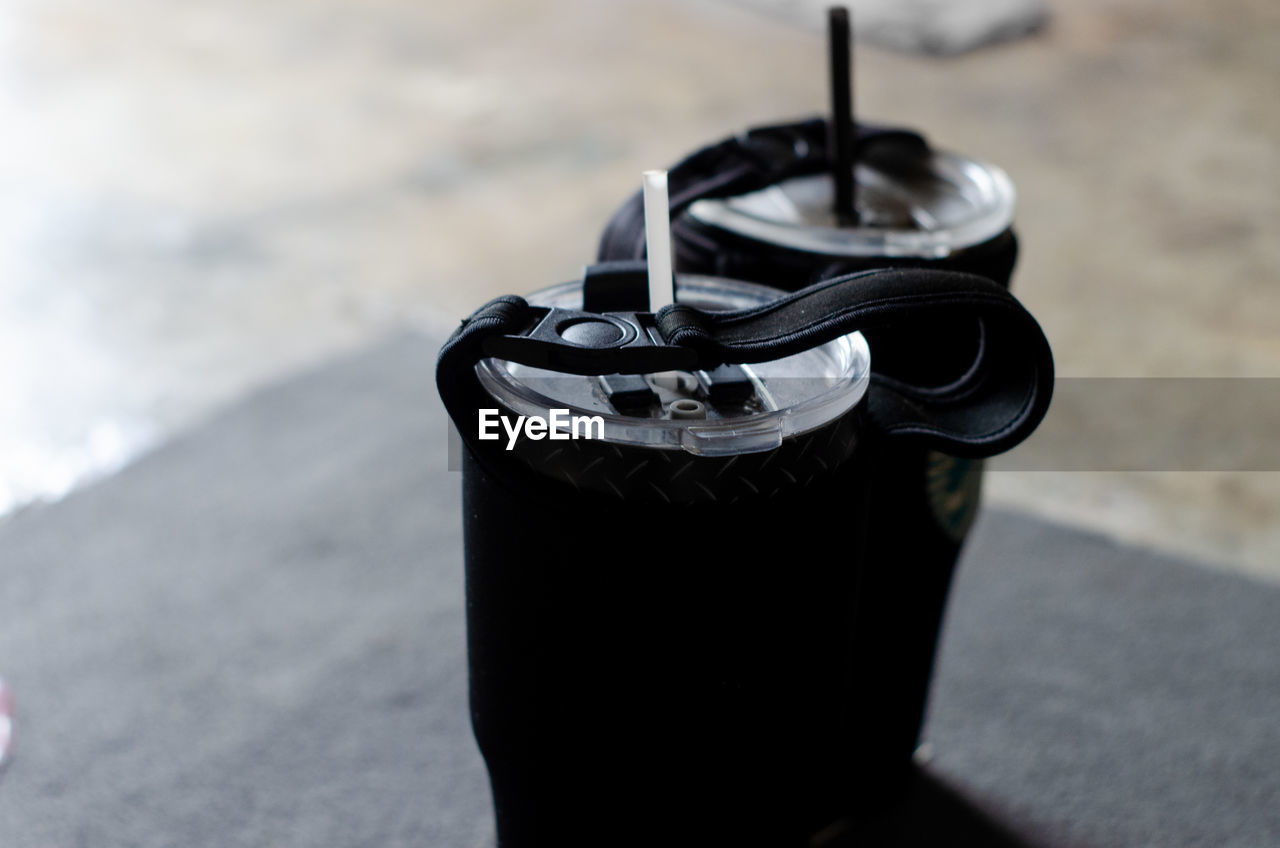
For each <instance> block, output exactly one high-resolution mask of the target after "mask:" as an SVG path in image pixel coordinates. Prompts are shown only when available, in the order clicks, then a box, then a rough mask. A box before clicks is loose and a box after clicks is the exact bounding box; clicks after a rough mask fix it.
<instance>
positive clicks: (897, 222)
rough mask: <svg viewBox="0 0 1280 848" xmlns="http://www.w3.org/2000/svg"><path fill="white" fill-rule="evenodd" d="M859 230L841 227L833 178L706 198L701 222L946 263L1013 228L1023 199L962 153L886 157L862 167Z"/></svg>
mask: <svg viewBox="0 0 1280 848" xmlns="http://www.w3.org/2000/svg"><path fill="white" fill-rule="evenodd" d="M855 175H856V184H857V208H858V212H859V214H860V217H861V220H860V223H859V225H858V226H856V227H840V226H838V225H837V223H836V219H835V214H834V212H833V211H832V207H833V205H834V200H835V198H834V194H835V188H834V185H833V180H832V179H831V176H830V175H829V174H815V175H812V176H807V177H796V178H794V179H790V180H786V181H784V182H781V183H779V184H778V185H775V186H770V187H769V188H766V189H763V190H761V191H756V192H751V193H750V194H743V195H739V196H737V197H730V198H726V199H718V200H699V201H697V202H696V203H694V204H693V205H692V206H690V207H689V210H688V212H687V213H686V214H688V215H689V216H690V217H691V218H693V219H694V220H696V221H700V222H702V223H704V224H708V225H711V226H715V227H719V228H721V229H724V230H728V231H730V232H733V233H736V234H738V235H742V236H746V237H748V238H752V239H755V240H757V241H762V242H766V243H768V244H777V245H780V246H784V247H789V248H793V249H796V250H804V251H808V252H810V253H821V254H827V255H832V256H885V257H914V258H923V259H941V258H944V257H946V256H949V255H951V254H952V253H954V252H955V251H957V250H962V249H964V248H967V247H972V246H973V245H976V244H981V243H982V242H984V241H987V240H989V239H991V238H994V237H995V236H997V235H999V234H1000V233H1001V232H1003V231H1004V230H1005V229H1006V228H1008V227H1009V225H1010V224H1011V223H1013V208H1014V202H1015V199H1016V198H1015V194H1014V188H1013V183H1012V182H1011V181H1010V180H1009V177H1008V175H1007V174H1005V172H1004V171H1002V170H1001V169H1000V168H997V167H996V166H995V165H990V164H987V163H985V162H979V161H977V160H975V159H969V158H967V157H964V156H960V155H957V154H955V153H947V152H944V151H933V152H931V153H930V154H928V155H925V156H878V157H876V158H874V159H867V160H864V161H859V162H858V164H857V166H856V168H855Z"/></svg>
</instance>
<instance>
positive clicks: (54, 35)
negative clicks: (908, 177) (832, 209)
mask: <svg viewBox="0 0 1280 848" xmlns="http://www.w3.org/2000/svg"><path fill="white" fill-rule="evenodd" d="M1051 11H1052V15H1053V18H1052V22H1051V24H1050V26H1049V27H1048V28H1047V29H1046V30H1045V31H1044V32H1042V33H1041V34H1040V35H1038V36H1036V37H1033V38H1031V39H1028V40H1024V41H1018V42H1013V43H1009V44H1005V45H1001V46H998V47H995V48H991V49H987V50H983V51H979V52H976V53H971V54H968V55H965V56H962V57H958V58H951V59H945V60H936V59H935V60H929V59H922V58H919V57H911V56H905V55H900V54H893V53H888V52H883V51H878V50H874V49H870V48H868V49H861V50H859V56H858V100H859V105H860V110H861V112H862V113H863V114H864V115H867V116H871V117H873V118H875V119H877V120H882V121H887V122H900V123H903V124H907V125H914V126H918V127H920V128H922V129H924V130H926V131H927V132H928V133H929V134H930V136H931V137H932V138H933V139H934V141H935V142H937V143H939V144H940V145H941V146H945V147H949V148H952V149H956V150H960V151H964V152H968V153H971V154H974V155H979V156H981V157H982V158H986V159H989V160H992V161H995V162H997V163H999V164H1001V165H1003V166H1004V167H1005V168H1006V169H1007V170H1008V171H1009V172H1010V174H1011V175H1012V176H1013V178H1014V180H1015V181H1016V183H1017V185H1018V188H1019V193H1020V206H1019V212H1018V222H1019V229H1020V234H1021V236H1022V238H1023V258H1022V262H1021V265H1020V269H1019V272H1018V276H1017V278H1016V286H1017V291H1018V293H1019V295H1020V296H1021V297H1022V298H1023V300H1024V302H1025V303H1026V304H1027V305H1028V306H1029V307H1030V308H1031V309H1032V311H1033V312H1035V314H1036V315H1037V316H1038V317H1039V318H1040V320H1041V322H1042V323H1043V325H1044V326H1045V329H1046V331H1047V333H1048V335H1049V337H1050V339H1051V341H1052V342H1053V344H1054V348H1055V352H1056V355H1057V359H1058V364H1059V371H1060V373H1061V374H1062V375H1064V376H1135V377H1138V376H1209V377H1215V376H1216V377H1228V376H1253V377H1271V378H1276V377H1280V281H1278V279H1277V274H1276V273H1275V271H1274V270H1273V269H1275V268H1277V267H1280V240H1277V239H1275V238H1274V237H1273V236H1272V235H1271V233H1270V229H1271V227H1272V226H1273V225H1274V222H1276V221H1277V220H1280V171H1278V170H1277V164H1278V163H1280V109H1278V108H1277V104H1276V99H1275V82H1276V80H1277V79H1280V7H1277V6H1276V5H1275V4H1274V3H1270V2H1267V0H1227V2H1215V3H1210V2H1208V0H1176V2H1158V1H1157V0H1112V2H1102V0H1078V2H1074V3H1070V4H1068V3H1057V4H1054V5H1052V6H1051ZM0 44H2V45H3V50H0V126H3V127H4V128H5V131H4V133H3V135H0V184H2V185H3V189H4V190H3V191H0V281H2V282H0V420H3V422H4V427H3V428H0V511H2V510H4V509H6V508H12V507H14V506H16V505H20V504H23V503H28V502H31V501H33V500H39V499H48V498H54V497H57V496H58V495H60V494H61V493H63V492H65V491H67V490H68V488H70V487H71V486H73V485H75V484H77V483H78V482H80V481H83V480H84V479H87V478H89V477H92V476H94V475H97V474H102V473H106V472H108V471H110V470H111V469H112V468H115V467H118V466H119V465H120V464H122V463H123V462H126V461H127V460H128V458H129V457H131V456H134V455H136V453H137V452H138V451H139V450H143V449H145V448H146V447H147V446H148V445H152V444H155V443H157V442H159V441H161V440H163V439H165V438H166V437H167V436H168V435H170V434H171V433H173V432H175V431H176V430H178V429H181V428H183V427H185V426H187V425H189V424H190V423H191V422H193V421H194V420H197V419H199V418H201V417H203V416H205V415H207V414H209V413H210V412H211V411H212V410H215V409H216V408H218V407H219V406H221V405H223V404H225V403H227V402H229V401H231V400H233V399H234V398H236V397H237V396H240V395H242V394H243V393H245V392H246V391H248V390H250V389H251V388H252V387H254V386H257V385H260V384H262V383H264V382H266V381H269V380H271V379H272V378H274V377H277V376H279V375H281V374H283V373H286V372H289V371H292V370H295V369H298V368H300V367H303V366H305V365H306V364H308V363H311V362H315V361H317V360H320V359H323V358H325V357H328V356H332V355H335V354H337V353H338V352H340V351H343V350H346V349H349V348H351V347H353V346H355V345H357V344H359V343H361V342H364V341H366V340H369V339H371V338H374V337H376V336H378V335H381V334H383V333H385V332H387V331H389V330H391V329H393V328H399V327H403V326H405V325H414V324H431V325H434V326H441V325H445V324H452V323H453V322H454V321H456V319H457V318H459V317H461V316H462V315H464V314H466V313H468V312H470V311H471V309H472V308H474V307H475V306H476V305H477V304H479V303H480V302H482V301H483V300H484V299H486V298H488V297H489V296H491V295H494V294H498V293H505V292H511V291H514V292H522V291H528V290H530V289H532V288H535V287H539V286H542V285H544V284H548V283H551V282H555V281H559V280H562V279H567V278H569V277H571V276H572V275H573V274H574V273H575V272H576V270H577V269H578V268H579V267H580V265H581V264H582V263H583V262H584V261H585V260H587V259H588V258H590V256H591V255H592V252H593V249H594V245H595V240H596V236H597V234H598V231H599V228H600V225H601V223H602V222H603V221H604V220H605V218H606V217H607V215H608V214H609V212H610V211H611V210H612V208H613V207H614V206H615V205H616V204H617V202H618V201H619V200H620V199H621V198H622V197H623V196H624V195H625V194H626V193H628V192H629V191H630V190H631V189H632V188H633V186H635V185H636V183H637V181H638V175H639V173H640V171H641V170H642V169H644V168H648V167H653V166H655V165H662V164H666V163H668V162H670V161H671V160H673V158H675V157H676V156H677V155H679V154H680V153H681V152H683V151H686V150H689V149H691V148H693V147H695V146H697V145H698V144H700V143H702V142H705V141H707V140H710V139H714V138H718V137H721V136H723V135H725V134H726V133H727V132H729V131H731V130H733V129H736V128H739V127H742V126H745V125H748V124H752V123H758V122H762V121H768V120H772V119H777V118H783V117H790V116H796V115H802V114H805V113H808V112H814V111H819V110H821V109H822V107H823V102H824V99H825V92H824V89H823V86H822V80H823V75H824V73H825V56H824V54H823V52H822V48H821V40H820V37H819V36H818V35H816V34H815V33H814V32H813V31H812V30H811V29H807V28H803V27H798V26H789V25H787V24H785V23H782V22H779V21H778V20H777V19H774V18H770V17H767V16H763V15H759V14H757V13H755V12H752V11H747V10H743V9H740V8H736V7H733V6H729V5H722V4H718V3H715V2H711V0H693V2H683V3H670V2H652V0H650V2H641V0H610V2H599V0H558V2H550V0H539V1H538V2H532V0H531V1H530V2H523V3H518V4H511V3H502V2H499V0H474V2H470V3H465V4H444V3H420V2H416V3H415V2H407V0H363V2H360V3H356V2H351V0H348V2H338V0H330V2H322V3H316V2H302V0H281V2H277V3H273V4H267V5H264V4H260V3H250V2H247V0H222V2H218V3H213V2H209V0H193V2H187V3H183V4H173V3H166V2H161V0H117V2H115V3H112V4H109V5H103V4H99V3H92V2H88V0H41V2H35V0H14V2H10V3H8V4H6V5H5V6H4V7H3V8H0ZM420 367H421V368H422V372H423V373H422V385H423V391H424V401H423V402H424V403H425V402H429V401H428V400H427V399H426V397H425V395H426V394H427V393H430V392H432V391H433V390H432V388H431V374H430V363H426V362H424V363H421V364H420ZM424 449H426V450H438V451H439V452H440V454H441V457H442V460H441V461H442V462H443V457H444V452H445V445H444V439H443V436H442V437H441V440H440V443H439V444H438V445H436V446H434V447H433V446H431V445H424ZM989 492H990V495H991V497H992V499H993V500H994V501H997V502H1005V503H1016V504H1017V505H1019V506H1021V507H1023V508H1029V509H1032V510H1034V511H1037V512H1041V513H1044V514H1047V515H1051V516H1055V517H1058V518H1061V519H1064V520H1068V521H1072V522H1075V523H1079V524H1083V525H1086V526H1090V527H1095V528H1100V529H1102V530H1104V531H1107V532H1109V533H1113V534H1115V535H1118V536H1121V537H1124V538H1126V539H1129V540H1134V541H1139V542H1143V543H1147V544H1154V545H1157V546H1160V547H1163V548H1166V549H1172V550H1176V551H1181V552H1186V553H1189V554H1191V555H1194V556H1198V557H1201V558H1204V559H1207V560H1210V561H1214V562H1218V563H1222V564H1224V565H1227V566H1230V567H1236V568H1242V569H1245V570H1248V571H1251V572H1253V573H1257V574H1262V575H1265V576H1267V577H1270V578H1275V579H1280V474H1277V473H1208V472H1204V473H1195V474H1191V473H1173V472H1163V473H1158V472H1149V473H1120V472H1088V473H1084V472H1077V473H1062V472H1011V471H1010V472H1000V473H997V474H993V475H992V477H991V484H990V487H989Z"/></svg>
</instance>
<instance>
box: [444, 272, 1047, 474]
mask: <svg viewBox="0 0 1280 848" xmlns="http://www.w3.org/2000/svg"><path fill="white" fill-rule="evenodd" d="M943 320H945V321H946V322H948V323H956V324H968V325H969V326H971V327H972V328H973V330H974V332H975V333H976V334H978V336H979V338H980V339H981V343H980V344H979V345H978V349H977V354H976V357H973V358H972V361H971V362H970V363H968V368H967V369H965V370H964V371H963V374H962V376H960V377H959V378H958V379H951V380H949V382H945V383H944V382H943V381H942V380H938V381H936V382H934V381H931V380H929V379H928V375H927V374H926V375H923V376H922V377H920V378H917V379H916V380H915V381H913V382H905V381H902V380H898V379H893V378H890V377H887V376H884V375H879V374H874V373H873V375H872V384H871V387H870V389H869V391H868V398H867V404H868V407H867V408H868V414H869V417H870V420H871V421H872V423H873V424H874V425H875V427H876V428H877V429H878V430H879V431H881V432H882V433H884V434H885V435H887V436H890V437H892V438H895V439H913V440H919V441H921V442H923V443H925V444H927V445H928V446H930V447H934V448H936V449H938V450H942V451H945V452H947V453H951V454H954V455H957V456H967V457H986V456H992V455H994V454H997V453H1000V452H1002V451H1005V450H1008V449H1010V448H1012V447H1013V446H1015V445H1017V444H1018V443H1019V442H1021V441H1022V440H1023V439H1025V438H1026V437H1027V436H1029V435H1030V434H1031V432H1032V431H1033V430H1034V429H1035V428H1036V426H1037V425H1038V424H1039V423H1040V420H1041V419H1042V418H1043V417H1044V414H1045V412H1046V411H1047V410H1048V407H1049V400H1050V396H1051V394H1052V391H1053V356H1052V353H1051V352H1050V349H1049V343H1048V341H1047V340H1046V339H1045V336H1044V333H1043V332H1042V331H1041V329H1040V326H1039V324H1037V323H1036V320H1035V319H1034V318H1033V317H1032V316H1031V314H1030V313H1029V312H1027V311H1026V309H1024V308H1023V307H1022V305H1021V304H1020V303H1018V301H1017V299H1016V298H1014V297H1013V296H1012V295H1011V294H1009V293H1008V292H1007V291H1005V290H1004V289H1003V288H1001V287H1000V286H998V285H996V284H995V283H993V282H991V281H990V280H988V279H986V278H984V277H978V276H975V275H971V274H960V273H955V272H948V271H934V270H923V269H918V268H902V269H888V270H877V271H864V272H860V273H856V274H850V275H847V276H844V277H836V278H834V279H831V280H827V281H824V282H821V283H817V284H815V285H812V286H809V287H808V288H805V289H801V290H800V291H797V292H795V293H793V294H790V295H787V296H786V297H783V298H780V299H778V300H776V301H773V302H771V303H769V304H767V305H764V306H760V307H755V308H752V309H743V310H737V311H733V312H708V311H705V310H701V309H698V308H695V307H692V306H688V305H685V304H680V303H676V304H672V305H670V306H667V307H665V308H663V309H662V310H661V311H659V312H658V313H657V315H654V314H652V313H647V312H616V313H605V314H603V315H599V314H595V313H588V312H579V311H575V310H565V309H558V308H552V307H536V306H531V305H530V304H529V303H528V302H526V301H525V300H524V299H523V298H519V297H514V296H507V297H501V298H498V299H496V300H493V301H490V302H489V303H488V304H486V305H485V306H484V307H482V308H481V309H480V310H478V311H477V312H476V313H475V314H474V315H473V316H471V317H470V318H469V319H467V320H466V321H464V322H463V325H462V326H461V327H460V328H459V329H458V330H457V331H456V332H455V333H454V334H453V336H452V337H451V338H450V339H449V340H448V341H447V342H446V343H445V345H444V347H443V348H442V349H441V351H440V358H439V360H438V362H437V365H436V383H437V387H438V388H439V391H440V396H441V398H442V399H443V400H444V403H445V407H446V409H447V410H448V412H449V415H450V417H451V418H452V419H453V421H454V423H455V425H456V426H457V427H458V430H459V432H460V434H461V435H462V438H463V439H464V441H466V442H467V444H468V445H469V446H471V447H472V449H473V450H474V451H476V453H477V455H482V454H483V453H484V450H485V448H488V449H492V446H493V443H492V442H487V443H484V445H485V448H482V447H481V443H480V442H479V441H478V439H477V438H476V436H477V432H478V430H477V419H476V415H477V410H479V409H480V408H481V407H492V406H493V405H494V401H493V399H492V398H490V397H489V396H488V394H487V393H486V392H485V390H484V389H483V388H482V387H481V385H480V383H479V380H478V379H477V377H476V373H475V366H476V364H477V363H478V362H479V361H480V360H481V359H483V358H485V357H488V356H495V357H499V358H502V359H507V360H510V361H514V362H521V363H524V364H527V365H531V366H535V367H539V368H548V369H551V370H555V371H560V372H563V373H571V374H612V373H633V374H634V373H651V372H654V371H665V370H697V369H703V368H710V367H714V366H715V365H718V364H722V363H738V364H746V363H752V362H766V361H770V360H774V359H779V358H781V357H784V356H789V355H791V354H794V353H799V352H801V351H804V350H808V349H810V348H813V347H816V346H818V345H820V344H822V343H824V342H827V341H830V340H832V339H835V338H837V337H839V336H842V335H844V334H846V333H851V332H854V331H861V330H877V331H879V332H881V333H882V334H885V333H888V334H892V335H893V336H894V337H896V338H899V339H901V340H902V341H903V342H904V343H909V344H914V345H918V346H921V347H922V348H923V349H931V348H933V347H934V342H935V338H934V337H932V335H931V333H930V331H929V327H930V326H935V327H936V326H937V322H939V321H943ZM582 325H588V328H589V329H590V328H592V327H594V328H596V329H602V330H604V332H603V333H602V338H604V339H605V340H604V341H603V342H594V341H587V342H584V341H582V339H583V338H587V337H590V333H587V334H585V335H584V334H582V333H579V332H574V331H570V330H569V328H570V327H576V328H577V329H578V330H581V329H582ZM570 338H572V339H573V341H570V340H569V339H570ZM957 355H964V356H969V354H968V353H965V354H957V352H956V351H954V350H947V349H941V348H940V349H936V350H933V352H932V356H931V357H930V359H931V360H932V361H933V362H936V363H937V370H936V372H935V373H936V374H938V375H950V374H955V373H957V371H958V369H957V367H956V363H955V362H954V359H955V358H956V356H957ZM874 357H875V353H874V351H873V352H872V358H873V362H874ZM482 461H483V457H482Z"/></svg>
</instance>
